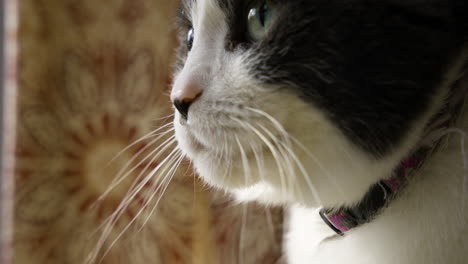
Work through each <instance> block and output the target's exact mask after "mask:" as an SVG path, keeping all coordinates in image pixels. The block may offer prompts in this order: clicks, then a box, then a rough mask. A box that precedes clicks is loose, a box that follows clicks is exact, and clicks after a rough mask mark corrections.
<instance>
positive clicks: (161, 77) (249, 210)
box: [0, 0, 283, 264]
mask: <svg viewBox="0 0 468 264" xmlns="http://www.w3.org/2000/svg"><path fill="white" fill-rule="evenodd" d="M1 5H2V10H3V14H4V16H3V17H2V23H3V24H2V25H1V27H2V30H3V32H2V36H3V40H2V44H3V46H2V50H3V53H2V54H3V57H2V58H1V59H2V60H1V61H2V72H3V73H4V74H3V76H4V78H2V79H1V83H2V90H1V92H2V97H1V99H2V100H1V101H2V104H1V107H2V111H1V124H2V126H1V129H2V134H1V135H2V144H1V149H2V156H1V168H2V181H1V195H2V200H1V202H2V207H1V211H0V212H1V216H0V219H1V222H0V224H1V229H0V230H1V233H0V235H1V237H2V248H1V249H2V250H1V253H2V255H1V258H2V259H1V260H2V262H1V263H2V264H9V263H15V264H32V263H34V264H42V263H47V264H55V263H57V264H59V263H60V264H75V263H80V264H82V263H89V264H90V263H107V264H110V263H112V264H120V263H131V264H140V263H145V264H146V263H155V264H159V263H164V264H172V263H200V264H201V263H203V264H209V263H214V264H217V263H223V264H224V263H236V264H237V263H252V264H253V263H255V264H259V263H260V264H270V263H271V264H273V263H279V262H280V254H281V249H280V246H281V233H282V221H283V213H282V211H281V209H279V208H266V207H263V206H261V205H257V204H249V205H245V204H244V205H238V204H235V203H233V202H232V201H231V199H230V198H229V197H227V196H226V195H225V194H224V193H220V192H217V191H215V190H212V189H210V188H209V187H208V186H206V185H204V184H203V183H201V182H199V180H198V179H197V177H196V175H194V174H193V173H192V170H191V168H190V166H189V163H188V162H187V161H185V160H183V159H181V158H179V156H178V155H177V153H175V152H174V151H173V150H174V147H175V142H173V141H172V139H171V136H172V130H171V122H172V115H171V114H172V109H171V105H170V103H169V97H168V92H169V90H170V86H171V77H172V74H171V72H172V69H171V65H172V62H173V60H174V56H173V54H174V50H175V48H176V46H177V43H176V38H175V34H174V33H175V30H176V27H175V24H174V16H175V14H176V12H177V7H178V2H177V1H173V0H101V1H95V0H21V1H13V0H4V1H2V3H1ZM152 172H153V173H152Z"/></svg>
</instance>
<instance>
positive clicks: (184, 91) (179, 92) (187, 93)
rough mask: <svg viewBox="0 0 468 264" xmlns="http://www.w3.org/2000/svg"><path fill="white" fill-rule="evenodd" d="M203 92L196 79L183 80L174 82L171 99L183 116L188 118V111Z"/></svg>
mask: <svg viewBox="0 0 468 264" xmlns="http://www.w3.org/2000/svg"><path fill="white" fill-rule="evenodd" d="M201 94H202V89H201V88H200V85H198V84H197V83H196V82H194V81H181V82H177V81H176V83H175V84H174V87H173V89H172V93H171V101H172V103H173V104H174V107H175V108H176V109H177V111H178V112H179V113H180V115H181V116H182V118H184V119H187V118H188V111H189V108H190V106H191V105H192V103H193V102H195V101H196V100H197V99H198V98H199V97H200V95H201Z"/></svg>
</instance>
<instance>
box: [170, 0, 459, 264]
mask: <svg viewBox="0 0 468 264" xmlns="http://www.w3.org/2000/svg"><path fill="white" fill-rule="evenodd" d="M191 10H192V13H191V17H192V18H193V19H194V21H193V25H194V29H195V41H194V44H193V49H192V51H190V53H189V56H188V58H187V61H186V64H185V66H184V68H183V69H182V70H181V72H180V73H179V74H178V75H177V78H176V80H175V83H176V85H177V83H178V82H183V79H186V78H189V79H197V80H201V81H200V85H202V86H203V87H204V90H203V95H202V96H201V97H200V98H199V99H198V100H197V101H195V102H194V103H193V104H192V106H191V108H190V111H189V117H188V122H184V121H183V120H181V117H180V115H179V114H176V118H175V122H174V124H175V128H176V137H177V139H178V142H179V147H180V148H181V149H182V150H183V151H184V153H185V154H186V155H187V156H188V157H189V158H190V159H191V160H192V161H193V164H194V166H195V168H196V170H197V171H198V173H199V174H200V175H201V177H203V178H204V179H205V180H206V181H207V182H208V183H210V184H212V185H214V186H217V187H220V188H223V189H225V190H228V191H230V192H233V193H235V194H237V197H238V198H239V199H241V200H243V201H250V200H259V201H262V202H264V203H267V204H287V205H292V209H291V216H290V217H291V218H290V225H289V233H288V234H287V235H286V237H285V252H286V255H287V258H288V261H289V263H290V264H305V263H321V264H322V263H363V264H365V263H369V264H370V263H383V264H385V263H401V264H412V263H466V261H467V260H468V253H465V249H467V248H468V240H467V239H465V238H464V236H465V235H466V228H465V226H464V225H465V224H466V223H468V221H467V220H468V218H467V216H466V215H467V214H463V213H462V210H463V201H464V200H466V199H464V193H463V191H462V187H461V186H462V182H463V173H464V171H463V167H462V162H461V160H462V157H460V140H459V138H458V137H457V136H452V137H451V138H450V144H449V145H448V146H447V147H446V148H444V150H443V151H441V152H439V153H436V154H435V155H434V156H432V157H431V159H430V160H429V161H428V162H427V165H426V166H424V168H423V169H421V170H420V171H419V172H418V174H417V175H416V176H415V177H414V182H411V184H410V185H409V186H408V188H405V190H404V191H403V192H402V193H401V194H399V197H398V199H396V200H395V201H393V202H392V203H391V204H390V206H389V208H387V209H385V210H384V211H383V212H382V213H381V214H380V215H379V216H378V217H377V218H376V219H375V220H374V221H372V222H371V223H368V224H365V225H363V226H361V227H359V228H357V229H356V230H353V231H351V232H349V233H348V234H346V236H344V237H339V238H336V237H333V233H332V232H331V231H330V230H329V228H328V227H326V226H325V227H324V224H323V223H322V221H321V220H320V219H319V216H318V214H317V212H316V210H317V209H315V208H317V207H320V206H341V205H345V204H353V203H356V202H357V201H359V200H360V199H361V198H362V197H363V195H364V194H365V193H366V191H367V189H368V188H369V186H371V185H372V184H373V183H375V182H376V181H378V180H380V179H383V178H386V177H388V176H389V174H390V172H391V171H392V170H393V168H395V167H396V166H397V165H398V163H399V162H400V161H401V160H402V159H403V158H404V157H405V156H406V155H407V154H408V153H409V152H410V150H411V149H412V148H413V147H414V145H415V142H417V141H418V139H419V138H420V137H421V135H422V132H423V129H424V127H425V126H426V124H427V122H428V120H430V117H431V116H433V115H434V114H435V113H436V112H437V111H438V110H439V108H440V106H441V104H442V103H443V102H444V99H445V97H446V93H447V91H448V85H449V83H448V82H447V83H445V84H444V88H443V89H440V91H441V92H440V94H438V95H437V96H435V97H434V98H433V102H432V107H431V108H430V109H429V110H428V111H427V112H426V113H425V114H424V115H422V116H421V118H420V119H419V120H418V121H417V122H415V124H414V126H413V127H412V128H411V129H410V130H409V132H408V133H407V135H406V136H405V138H404V140H403V142H402V143H401V144H400V145H399V146H397V147H396V148H395V149H394V150H393V151H391V153H390V154H388V155H387V156H386V157H385V158H383V159H379V160H376V159H374V158H373V157H372V156H370V155H369V154H367V153H365V152H363V151H361V149H359V148H357V147H355V146H354V145H353V144H352V143H350V142H349V141H348V140H347V139H346V138H345V137H344V136H343V135H342V133H341V132H340V131H339V130H338V129H337V128H336V127H335V126H334V125H333V124H332V122H330V121H329V120H328V119H327V118H326V116H325V115H324V114H323V112H322V111H320V109H318V108H316V107H314V106H313V105H310V104H308V103H305V102H303V101H302V100H300V99H299V98H298V96H297V95H295V94H294V93H292V92H287V91H291V89H289V90H288V89H285V91H283V90H282V92H280V91H274V92H272V90H273V89H276V88H278V87H264V86H263V85H261V84H259V83H257V81H256V80H255V79H254V78H253V77H252V76H250V75H249V73H248V71H247V69H248V68H249V63H250V62H249V60H248V59H247V56H246V55H245V54H242V53H239V52H233V53H228V52H226V51H224V45H225V43H224V40H225V37H226V36H225V35H226V32H227V25H226V22H225V17H224V15H223V13H222V12H221V10H220V9H219V7H217V5H216V3H215V1H214V0H199V1H197V2H196V3H194V6H193V7H192V9H191ZM447 79H452V78H451V77H450V78H449V77H448V78H447ZM239 106H240V107H239ZM249 107H250V108H254V109H259V110H260V111H262V112H265V113H268V114H269V115H270V116H271V118H273V119H274V120H275V121H274V122H272V121H271V119H269V117H265V116H262V115H258V113H257V114H255V113H254V112H252V111H249V110H246V109H247V108H249ZM233 116H234V117H236V118H239V119H242V120H243V121H242V122H241V123H239V122H236V121H235V120H234V119H233V118H232V117H233ZM467 121H468V120H467V118H465V119H464V120H463V123H461V124H460V126H462V127H463V129H464V131H466V128H467V127H468V124H467ZM276 122H277V123H276ZM245 123H247V124H251V125H252V126H254V127H256V128H258V129H259V130H260V128H259V127H261V126H264V127H266V128H267V129H268V130H269V131H271V133H272V134H273V135H274V137H276V138H277V139H278V140H280V139H281V138H282V129H284V130H286V131H287V133H288V134H289V135H290V136H291V138H294V139H297V141H299V142H300V143H301V144H302V145H303V148H302V147H300V146H299V144H295V143H292V144H291V145H290V148H291V150H292V152H294V153H295V155H296V157H297V159H298V161H299V162H297V163H296V161H295V159H294V158H293V157H292V156H291V155H289V156H288V155H281V153H279V152H278V153H276V155H277V156H278V155H279V156H280V157H279V158H278V157H275V154H273V153H274V152H275V151H272V150H271V149H269V147H268V144H266V143H264V142H263V141H262V139H261V137H260V136H258V135H257V134H256V133H254V132H253V131H252V130H251V129H245V126H244V127H243V126H242V125H243V124H245ZM263 134H264V136H265V137H266V138H268V135H267V134H266V132H264V133H263ZM273 141H274V140H272V141H271V144H272V145H275V143H274V142H273ZM277 144H279V143H277ZM277 144H276V145H275V146H278V145H277ZM283 154H284V153H283ZM260 155H261V156H260ZM260 157H261V158H260ZM259 160H262V161H264V163H263V164H262V166H261V167H260V168H259V166H258V161H259ZM277 160H279V163H281V164H283V165H284V167H283V169H284V176H281V174H280V172H279V171H280V169H279V167H278V164H277ZM287 162H289V163H287ZM299 164H300V165H299ZM286 175H287V177H286ZM465 209H466V208H465Z"/></svg>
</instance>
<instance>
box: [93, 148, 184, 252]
mask: <svg viewBox="0 0 468 264" xmlns="http://www.w3.org/2000/svg"><path fill="white" fill-rule="evenodd" d="M174 142H175V141H174ZM170 145H172V144H168V146H170ZM168 146H167V147H168ZM163 151H165V150H163ZM163 151H161V152H160V153H162V152H163ZM176 151H180V150H178V149H177V148H176V149H174V150H173V151H172V152H171V153H170V154H169V155H168V156H167V157H166V158H165V159H164V160H163V161H162V162H161V163H160V164H158V166H157V167H156V168H155V169H153V170H152V171H151V172H150V173H149V174H148V176H146V177H145V179H144V180H143V181H142V182H140V183H139V184H138V185H137V186H136V187H135V188H133V189H132V191H131V192H129V193H128V194H127V195H126V197H125V198H124V199H123V200H122V202H121V203H120V204H119V206H118V207H117V209H116V210H115V211H114V212H113V213H112V214H111V215H110V216H109V217H108V218H107V219H106V220H105V221H104V222H105V223H106V222H107V224H106V226H105V228H104V230H103V232H102V235H101V237H100V239H99V241H98V243H97V246H96V251H100V250H101V249H102V247H103V245H104V243H105V241H106V240H107V238H108V236H109V234H110V233H111V231H112V229H113V228H114V224H115V223H116V221H117V220H118V219H119V218H120V217H121V216H122V214H123V213H124V212H125V209H126V208H127V207H128V206H129V205H130V201H132V200H133V199H134V198H135V196H136V195H137V194H138V193H139V192H140V191H141V189H143V187H144V186H145V185H146V184H147V183H148V182H149V180H150V179H151V178H153V176H154V174H155V173H156V172H158V171H159V169H160V168H162V167H163V166H166V163H167V162H168V160H170V159H172V156H173V155H174V153H176ZM160 153H158V154H160ZM134 219H135V218H134ZM134 221H135V220H132V221H130V223H129V225H127V227H126V228H125V229H124V231H126V230H127V229H128V226H130V225H131V224H132V223H133V222H134ZM122 234H123V232H121V234H119V236H118V237H117V239H118V238H120V237H121V236H122ZM117 239H115V240H114V241H113V242H112V245H114V244H115V243H116V241H117ZM110 250H111V247H109V248H108V249H107V250H106V251H105V253H104V254H103V257H102V258H104V257H105V256H106V255H107V254H108V253H109V252H110ZM97 253H98V252H96V256H97Z"/></svg>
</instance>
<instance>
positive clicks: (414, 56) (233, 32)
mask: <svg viewBox="0 0 468 264" xmlns="http://www.w3.org/2000/svg"><path fill="white" fill-rule="evenodd" d="M275 2H276V4H277V7H278V8H279V10H280V12H279V17H278V19H277V21H276V23H275V25H274V26H273V29H272V31H270V32H269V34H268V35H267V36H266V38H265V39H263V40H261V41H259V42H252V41H251V40H250V39H249V38H248V36H247V33H246V32H247V28H246V27H247V24H246V18H247V12H248V9H249V6H251V5H252V4H253V3H255V1H242V0H219V4H220V6H221V7H222V8H223V9H224V10H225V12H226V14H227V16H228V18H229V22H228V23H229V25H230V33H229V34H228V36H227V39H226V43H227V45H226V50H227V51H228V52H231V51H242V50H249V51H251V53H250V54H253V55H252V56H255V57H256V58H257V60H256V61H258V64H257V65H255V66H254V67H253V68H252V69H251V71H252V74H253V75H254V76H256V77H258V78H259V79H261V80H263V81H264V82H266V83H269V84H286V85H287V86H289V87H291V88H292V89H294V90H295V92H297V93H298V94H299V95H300V97H301V98H303V100H305V101H307V102H309V103H311V104H314V105H315V106H317V107H319V108H320V109H322V110H324V111H325V112H326V113H327V114H328V117H329V118H330V120H332V121H333V122H334V123H336V125H337V126H338V127H339V128H340V129H341V130H342V132H343V133H344V134H345V135H346V136H347V137H348V138H349V139H350V140H351V141H353V142H355V143H356V145H358V146H360V147H362V148H363V149H364V150H366V151H368V152H371V153H372V154H374V155H375V156H376V157H380V156H382V155H384V154H385V153H387V152H388V151H390V150H391V149H392V147H393V146H394V145H396V144H398V143H399V142H400V140H401V139H402V137H403V136H404V134H405V133H406V132H407V131H408V129H409V128H410V126H411V125H412V123H413V122H414V121H415V120H416V119H417V118H418V117H419V116H420V115H421V114H422V113H423V112H424V111H425V110H426V109H427V107H428V105H429V104H430V102H431V98H432V97H433V95H434V94H435V93H436V88H437V87H438V86H439V84H440V83H441V82H442V80H443V75H444V73H445V72H446V71H447V69H448V66H449V64H450V63H451V62H452V61H453V59H454V57H455V56H456V55H457V54H458V53H459V52H460V50H461V48H462V47H463V42H464V41H465V40H466V39H467V31H466V28H467V27H466V25H467V24H468V23H467V20H468V15H466V14H468V13H465V12H467V11H468V8H467V4H466V3H464V2H467V1H463V0H408V1H406V0H388V1H381V0H334V1H325V0H314V1H311V0H288V1H275ZM195 34H196V32H195Z"/></svg>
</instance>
